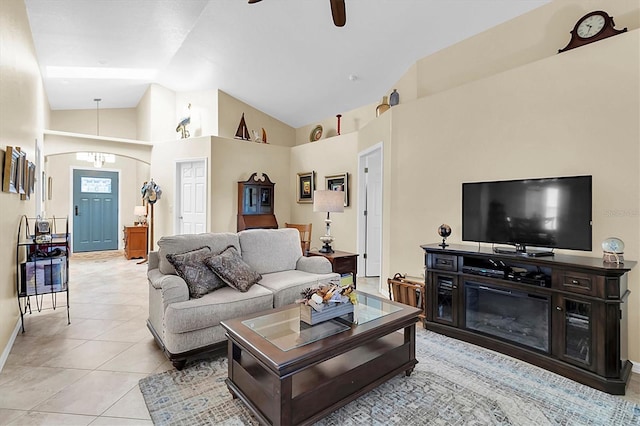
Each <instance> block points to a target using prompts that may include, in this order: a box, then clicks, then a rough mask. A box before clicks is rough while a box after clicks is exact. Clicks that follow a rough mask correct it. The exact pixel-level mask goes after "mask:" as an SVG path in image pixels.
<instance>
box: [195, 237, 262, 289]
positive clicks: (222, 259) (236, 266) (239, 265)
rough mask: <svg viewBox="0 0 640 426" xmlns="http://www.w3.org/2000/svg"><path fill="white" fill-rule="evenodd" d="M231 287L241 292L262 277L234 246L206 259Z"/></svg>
mask: <svg viewBox="0 0 640 426" xmlns="http://www.w3.org/2000/svg"><path fill="white" fill-rule="evenodd" d="M204 262H205V263H206V264H207V266H208V267H209V268H211V270H212V271H214V272H215V273H216V274H217V275H218V276H219V277H220V278H221V279H222V281H224V282H225V283H226V284H227V285H229V287H233V288H235V289H236V290H239V291H241V292H243V293H244V292H246V291H249V289H250V288H251V286H252V285H254V284H255V283H257V282H258V281H260V280H261V279H262V275H260V274H259V273H257V272H256V271H254V270H253V269H251V267H250V266H249V265H247V264H246V263H245V261H244V260H242V258H241V257H240V254H239V253H238V250H236V248H235V247H234V246H229V247H227V248H226V249H224V250H223V251H222V253H220V254H218V255H217V256H211V257H208V258H206V259H205V260H204Z"/></svg>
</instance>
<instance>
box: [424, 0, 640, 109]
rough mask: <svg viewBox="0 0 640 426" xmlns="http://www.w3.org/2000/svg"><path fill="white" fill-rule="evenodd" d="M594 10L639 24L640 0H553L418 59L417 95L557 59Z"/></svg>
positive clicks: (617, 21)
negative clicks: (588, 14)
mask: <svg viewBox="0 0 640 426" xmlns="http://www.w3.org/2000/svg"><path fill="white" fill-rule="evenodd" d="M593 10H604V11H607V13H608V14H609V15H610V16H613V18H614V21H615V24H616V27H615V28H617V29H622V28H624V27H628V28H629V30H630V31H631V30H634V29H637V28H640V11H639V10H638V0H616V1H610V0H587V1H585V0H555V1H552V2H551V3H548V4H546V5H544V6H541V7H539V8H537V9H534V10H532V11H531V12H529V13H526V14H524V15H521V16H519V17H516V18H514V19H512V20H510V21H507V22H505V23H503V24H501V25H498V26H496V27H493V28H490V29H489V30H487V31H485V32H483V33H481V34H478V35H477V36H475V37H471V38H468V39H466V40H463V41H462V42H460V43H458V44H456V45H455V46H452V47H450V48H448V49H443V50H440V51H438V52H436V53H434V54H433V55H430V56H427V57H425V58H423V59H420V60H419V61H418V62H417V67H418V69H417V72H418V97H424V96H428V95H431V94H434V93H438V92H440V91H443V90H447V89H451V88H452V87H456V86H460V85H462V84H465V83H468V82H470V81H474V80H477V79H481V78H485V77H488V76H491V75H494V74H498V73H500V72H503V71H505V70H509V69H513V68H517V67H520V66H524V65H526V64H530V63H532V62H535V61H538V60H541V59H543V58H548V57H553V56H555V55H556V54H557V52H558V49H562V48H564V47H565V46H566V45H567V44H568V43H569V40H570V39H571V36H570V34H569V32H570V31H571V30H572V29H573V27H574V25H575V24H576V22H577V21H578V19H579V18H580V17H582V16H584V15H586V14H587V13H589V12H591V11H593ZM598 43H600V42H598ZM567 53H569V51H567V52H564V53H562V54H563V55H564V54H567Z"/></svg>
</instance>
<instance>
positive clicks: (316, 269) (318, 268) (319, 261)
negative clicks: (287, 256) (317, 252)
mask: <svg viewBox="0 0 640 426" xmlns="http://www.w3.org/2000/svg"><path fill="white" fill-rule="evenodd" d="M296 269H297V270H298V271H304V272H309V273H312V274H330V273H331V272H332V268H331V262H329V261H328V260H327V259H326V258H324V257H322V256H310V257H305V256H302V257H300V258H299V259H298V262H297V263H296Z"/></svg>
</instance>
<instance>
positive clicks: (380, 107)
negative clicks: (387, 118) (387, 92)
mask: <svg viewBox="0 0 640 426" xmlns="http://www.w3.org/2000/svg"><path fill="white" fill-rule="evenodd" d="M389 108H391V106H390V105H389V102H388V101H387V97H386V96H383V97H382V103H380V105H378V107H377V108H376V117H380V114H382V113H383V112H385V111H386V110H388V109H389Z"/></svg>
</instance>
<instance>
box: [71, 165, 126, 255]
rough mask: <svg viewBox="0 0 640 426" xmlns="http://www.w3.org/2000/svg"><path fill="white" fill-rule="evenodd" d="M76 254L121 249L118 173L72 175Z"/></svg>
mask: <svg viewBox="0 0 640 426" xmlns="http://www.w3.org/2000/svg"><path fill="white" fill-rule="evenodd" d="M72 214H73V251H75V252H85V251H101V250H117V249H118V173H117V172H105V171H101V170H74V171H73V213H72Z"/></svg>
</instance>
